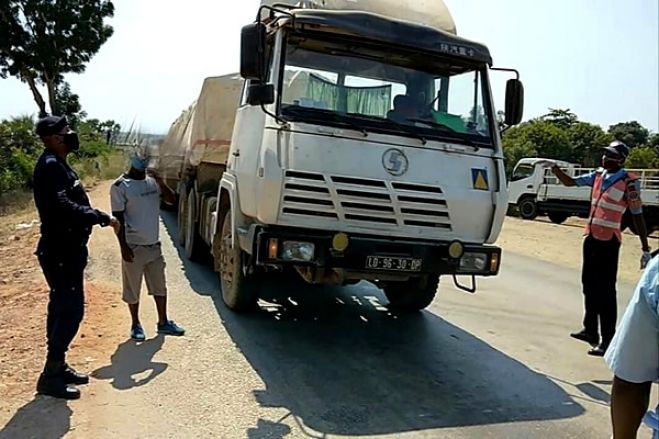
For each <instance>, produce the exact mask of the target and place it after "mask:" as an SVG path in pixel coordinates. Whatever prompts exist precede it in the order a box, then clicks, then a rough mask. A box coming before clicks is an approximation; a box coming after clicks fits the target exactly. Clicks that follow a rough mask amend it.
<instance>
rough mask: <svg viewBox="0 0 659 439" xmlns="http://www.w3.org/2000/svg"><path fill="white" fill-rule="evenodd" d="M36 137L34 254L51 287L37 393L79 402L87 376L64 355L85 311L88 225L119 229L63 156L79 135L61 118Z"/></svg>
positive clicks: (41, 125)
mask: <svg viewBox="0 0 659 439" xmlns="http://www.w3.org/2000/svg"><path fill="white" fill-rule="evenodd" d="M36 133H37V135H39V137H41V140H42V141H43V143H44V145H45V147H46V149H45V151H44V152H43V154H42V155H41V157H40V158H39V161H38V162H37V165H36V166H35V168H34V177H33V181H34V201H35V203H36V206H37V209H38V211H39V217H40V219H41V239H40V240H39V244H38V246H37V251H36V255H37V256H38V258H39V264H40V265H41V269H42V270H43V274H44V276H45V278H46V281H47V282H48V286H49V287H50V300H49V303H48V317H47V324H46V336H47V340H48V354H47V358H46V366H45V368H44V370H43V372H42V374H41V376H40V377H39V382H38V383H37V392H38V393H41V394H44V395H50V396H54V397H57V398H66V399H77V398H79V397H80V391H79V390H78V389H77V388H76V387H74V385H76V384H87V383H88V382H89V377H88V376H87V375H84V374H81V373H78V372H76V371H75V370H73V369H72V368H71V367H69V366H68V365H67V364H66V359H65V355H66V351H67V350H68V348H69V344H70V343H71V341H72V340H73V338H74V337H75V335H76V333H77V332H78V328H79V326H80V322H81V321H82V317H83V313H84V302H85V299H84V290H83V271H84V269H85V266H86V265H87V255H88V253H87V241H88V240H89V235H90V234H91V231H92V226H94V225H96V224H99V225H101V226H102V227H106V226H110V225H112V226H113V227H115V228H117V227H118V223H117V220H116V219H114V218H113V217H111V216H110V215H108V214H106V213H104V212H101V211H100V210H97V209H93V208H92V207H91V206H90V204H89V199H88V198H87V194H86V193H85V189H84V188H83V187H82V184H81V182H80V180H79V178H78V175H77V174H76V172H75V171H74V170H73V169H72V168H71V167H70V166H69V164H68V163H67V161H66V157H67V155H68V154H69V153H71V152H72V151H76V150H77V149H78V148H79V141H78V135H77V134H76V133H75V132H74V131H72V130H71V128H70V127H69V125H68V122H67V120H66V118H65V117H59V116H48V117H45V118H42V119H41V120H39V121H38V122H37V126H36Z"/></svg>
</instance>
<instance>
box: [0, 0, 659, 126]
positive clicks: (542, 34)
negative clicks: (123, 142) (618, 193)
mask: <svg viewBox="0 0 659 439" xmlns="http://www.w3.org/2000/svg"><path fill="white" fill-rule="evenodd" d="M445 3H446V4H447V6H448V8H449V10H450V11H451V13H452V14H453V18H454V20H455V22H456V26H457V30H458V34H459V35H461V36H462V37H465V38H468V39H471V40H476V41H479V42H482V43H484V44H486V45H487V46H488V47H489V49H490V52H491V54H492V57H493V59H494V65H495V66H496V67H512V68H516V69H518V70H519V71H520V73H521V79H522V81H523V82H524V88H525V96H526V101H525V114H524V116H525V119H528V118H532V117H537V116H540V115H542V114H546V113H547V111H548V110H547V109H548V108H569V109H571V110H572V111H573V112H574V113H576V114H577V115H578V116H579V118H580V119H581V120H584V121H588V122H593V123H596V124H599V125H601V126H603V127H604V128H607V127H608V126H609V125H611V124H614V123H617V122H622V121H630V120H637V121H639V122H640V123H641V124H643V125H644V126H646V127H647V128H649V129H650V130H651V131H653V132H659V2H658V1H657V0H624V1H622V0H551V1H547V0H532V1H530V0H498V1H491V0H445ZM258 4H259V1H258V0H242V1H240V2H229V1H220V0H187V1H185V2H181V1H178V0H137V1H136V0H114V5H115V16H114V17H113V18H112V19H111V20H110V23H111V24H112V26H113V27H114V35H113V36H112V37H111V38H110V40H108V42H107V43H106V44H105V45H104V46H103V47H102V48H101V50H100V51H99V53H98V54H97V55H96V56H95V57H94V58H93V59H92V60H91V62H90V63H89V65H88V67H87V70H86V72H85V73H84V74H81V75H66V80H67V81H69V83H70V84H71V87H72V89H73V91H74V92H75V93H77V94H78V95H80V100H81V103H82V106H83V109H84V110H85V111H87V113H88V114H89V116H90V117H94V118H97V119H102V120H104V119H113V120H115V121H117V122H119V123H121V124H122V126H129V125H130V124H131V123H132V122H133V121H136V122H137V123H139V124H140V126H141V128H142V129H143V130H144V131H147V132H151V133H166V132H167V130H168V129H169V126H170V125H171V123H172V122H173V121H174V120H175V119H176V118H177V117H178V115H179V114H180V112H181V111H182V110H183V109H184V108H186V107H187V106H188V105H190V103H191V102H192V101H194V100H195V99H196V97H197V96H198V94H199V91H200V89H201V84H202V81H203V79H204V78H205V77H208V76H218V75H222V74H225V73H232V72H235V71H237V70H238V66H239V45H240V43H239V38H240V28H241V27H242V26H243V25H245V24H248V23H250V22H251V21H253V20H254V17H255V15H256V10H257V6H258ZM506 79H508V76H506V75H505V74H502V73H496V74H493V75H492V81H493V93H494V100H495V105H496V106H497V108H503V103H504V102H503V101H504V100H503V97H504V93H503V91H504V85H505V81H506ZM34 113H36V104H35V103H34V101H33V99H32V95H31V93H30V91H29V89H28V87H27V85H25V84H22V83H20V82H19V81H17V80H15V79H6V80H2V79H0V119H4V118H7V117H10V116H15V115H21V114H34Z"/></svg>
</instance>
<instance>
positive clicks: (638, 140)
mask: <svg viewBox="0 0 659 439" xmlns="http://www.w3.org/2000/svg"><path fill="white" fill-rule="evenodd" d="M609 134H611V135H612V136H613V137H614V138H615V139H617V140H620V141H622V142H625V143H626V144H627V146H629V147H630V148H635V147H637V146H642V145H644V144H645V143H646V142H647V141H648V137H649V135H650V132H649V131H648V129H647V128H645V127H643V125H641V124H640V123H638V122H636V121H635V120H634V121H631V122H621V123H617V124H615V125H611V126H610V127H609Z"/></svg>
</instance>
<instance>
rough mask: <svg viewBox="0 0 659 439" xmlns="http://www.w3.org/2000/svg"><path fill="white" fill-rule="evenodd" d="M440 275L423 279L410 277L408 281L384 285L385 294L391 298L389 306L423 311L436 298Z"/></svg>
mask: <svg viewBox="0 0 659 439" xmlns="http://www.w3.org/2000/svg"><path fill="white" fill-rule="evenodd" d="M438 286H439V276H438V275H436V274H431V275H428V276H427V277H424V278H421V279H410V280H408V281H406V282H392V283H390V284H388V285H386V286H385V287H384V294H385V295H386V296H387V300H389V306H390V307H391V308H393V309H396V310H400V311H408V312H411V311H421V310H422V309H424V308H427V307H428V306H429V305H430V304H431V303H432V301H433V300H434V299H435V295H436V294H437V287H438Z"/></svg>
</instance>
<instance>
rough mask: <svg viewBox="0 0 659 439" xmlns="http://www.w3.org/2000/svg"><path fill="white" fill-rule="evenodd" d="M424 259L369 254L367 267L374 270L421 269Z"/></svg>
mask: <svg viewBox="0 0 659 439" xmlns="http://www.w3.org/2000/svg"><path fill="white" fill-rule="evenodd" d="M422 264H423V260H422V259H417V258H390V257H386V256H368V257H367V258H366V268H370V269H373V270H392V271H420V270H421V265H422Z"/></svg>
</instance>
